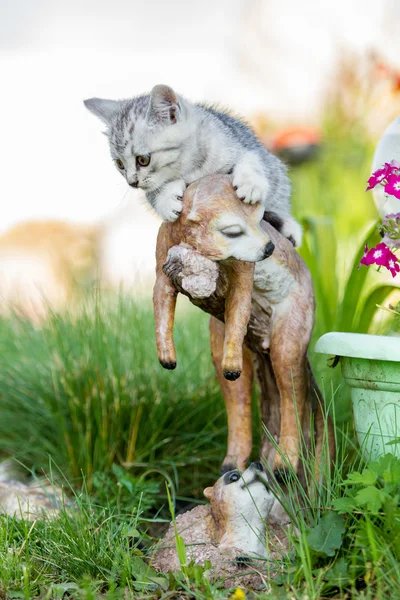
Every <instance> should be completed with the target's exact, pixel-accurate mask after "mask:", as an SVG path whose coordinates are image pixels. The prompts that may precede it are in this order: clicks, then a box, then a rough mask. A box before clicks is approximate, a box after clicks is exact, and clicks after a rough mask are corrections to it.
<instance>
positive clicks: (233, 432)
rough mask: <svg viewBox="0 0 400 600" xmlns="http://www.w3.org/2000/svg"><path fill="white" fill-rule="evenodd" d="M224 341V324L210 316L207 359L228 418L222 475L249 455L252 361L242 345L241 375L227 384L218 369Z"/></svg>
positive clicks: (248, 352) (250, 355)
mask: <svg viewBox="0 0 400 600" xmlns="http://www.w3.org/2000/svg"><path fill="white" fill-rule="evenodd" d="M224 338H225V326H224V324H223V323H221V322H220V321H218V320H217V319H215V318H214V317H211V320H210V341H211V356H212V360H213V364H214V367H215V370H216V372H217V377H218V381H219V384H220V386H221V390H222V395H223V397H224V400H225V406H226V412H227V417H228V448H227V453H226V456H225V459H224V462H223V463H222V472H223V473H226V472H227V471H230V470H232V469H234V468H236V467H238V468H239V469H240V470H244V469H245V467H246V462H247V460H248V459H249V457H250V454H251V449H252V435H251V397H252V390H253V359H252V353H251V352H250V350H249V349H248V348H247V347H246V346H244V345H242V362H243V370H242V376H241V377H240V378H239V379H238V380H237V381H227V380H226V379H225V377H224V374H223V369H222V357H223V350H224Z"/></svg>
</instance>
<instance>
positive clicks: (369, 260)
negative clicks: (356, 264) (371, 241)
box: [360, 242, 400, 277]
mask: <svg viewBox="0 0 400 600" xmlns="http://www.w3.org/2000/svg"><path fill="white" fill-rule="evenodd" d="M360 264H361V265H378V266H380V267H385V268H386V269H388V270H389V271H390V273H391V275H392V277H396V275H397V273H398V272H399V271H400V265H399V262H398V260H397V256H396V255H395V254H393V252H392V251H391V250H390V248H388V247H387V246H386V244H384V243H382V242H381V243H380V244H378V245H377V246H376V247H375V248H371V249H370V250H368V244H366V245H365V248H364V255H363V257H362V259H361V261H360Z"/></svg>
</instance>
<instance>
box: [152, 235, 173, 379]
mask: <svg viewBox="0 0 400 600" xmlns="http://www.w3.org/2000/svg"><path fill="white" fill-rule="evenodd" d="M165 229H166V228H165V224H163V225H162V226H161V228H160V231H159V234H158V238H157V248H156V259H157V260H156V263H157V264H156V282H155V285H154V290H153V306H154V319H155V324H156V344H157V353H158V360H159V361H160V363H161V365H162V366H163V367H164V369H175V367H176V352H175V345H174V339H173V336H172V330H173V327H174V317H175V306H176V297H177V291H176V289H175V287H174V286H173V285H172V283H171V282H170V280H169V279H168V277H167V276H166V275H165V274H164V273H163V270H162V267H163V264H164V262H165V260H166V258H167V253H168V237H167V234H166V231H165Z"/></svg>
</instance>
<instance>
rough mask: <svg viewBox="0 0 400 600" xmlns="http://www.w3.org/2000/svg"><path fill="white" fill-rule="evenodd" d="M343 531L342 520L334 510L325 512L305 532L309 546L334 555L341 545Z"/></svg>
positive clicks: (317, 550)
mask: <svg viewBox="0 0 400 600" xmlns="http://www.w3.org/2000/svg"><path fill="white" fill-rule="evenodd" d="M344 531H345V526H344V520H343V518H342V517H341V516H339V515H338V514H336V513H334V512H329V513H327V514H325V515H324V516H323V517H322V518H321V520H320V522H319V523H318V525H317V526H316V527H314V528H313V529H311V530H310V531H309V532H308V534H307V542H308V545H309V546H310V548H312V549H313V550H315V552H318V553H320V554H326V556H334V555H335V551H336V550H338V549H339V548H340V546H341V545H342V536H343V534H344Z"/></svg>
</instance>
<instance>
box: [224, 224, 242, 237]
mask: <svg viewBox="0 0 400 600" xmlns="http://www.w3.org/2000/svg"><path fill="white" fill-rule="evenodd" d="M221 233H222V235H224V236H225V237H228V238H238V237H240V236H241V235H244V231H243V229H242V228H241V227H240V226H239V225H231V226H230V227H224V229H221Z"/></svg>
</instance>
